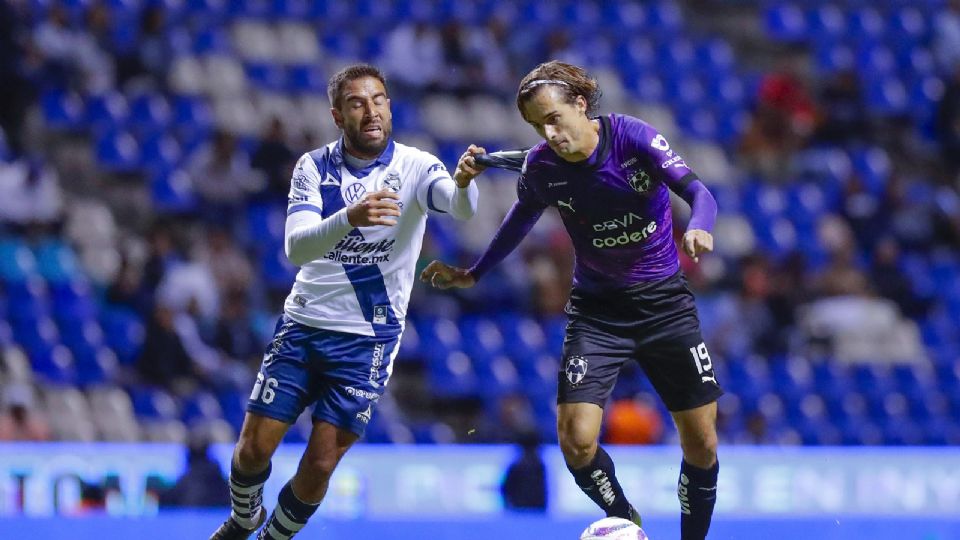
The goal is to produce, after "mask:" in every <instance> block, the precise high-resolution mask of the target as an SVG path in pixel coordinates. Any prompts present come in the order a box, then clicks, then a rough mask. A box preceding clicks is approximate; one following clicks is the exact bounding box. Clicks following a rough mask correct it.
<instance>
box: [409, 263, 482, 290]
mask: <svg viewBox="0 0 960 540" xmlns="http://www.w3.org/2000/svg"><path fill="white" fill-rule="evenodd" d="M420 281H422V282H424V283H429V284H430V285H433V286H434V287H436V288H438V289H449V288H451V287H456V288H458V289H466V288H469V287H473V286H474V285H475V284H476V282H477V280H476V279H474V277H473V275H472V274H471V273H470V271H469V270H467V269H466V268H457V267H455V266H450V265H449V264H446V263H444V262H440V261H433V262H432V263H430V264H428V265H427V267H426V268H424V269H423V272H420Z"/></svg>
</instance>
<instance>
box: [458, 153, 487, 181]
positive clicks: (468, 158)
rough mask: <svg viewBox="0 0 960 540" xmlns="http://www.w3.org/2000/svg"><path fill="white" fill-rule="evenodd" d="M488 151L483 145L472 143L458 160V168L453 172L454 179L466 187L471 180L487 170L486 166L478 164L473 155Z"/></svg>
mask: <svg viewBox="0 0 960 540" xmlns="http://www.w3.org/2000/svg"><path fill="white" fill-rule="evenodd" d="M486 153H487V151H486V150H484V149H483V147H481V146H477V145H475V144H471V145H470V146H469V147H467V151H466V152H464V153H463V154H462V155H461V156H460V161H458V162H457V170H456V171H454V172H453V180H454V182H456V183H457V185H458V186H460V187H462V188H464V187H467V186H468V185H470V181H471V180H473V179H474V178H476V177H477V175H479V174H480V173H482V172H483V171H484V170H486V167H484V166H482V165H479V164H477V162H476V160H475V159H474V157H473V156H476V155H477V154H486Z"/></svg>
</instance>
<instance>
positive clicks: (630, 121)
mask: <svg viewBox="0 0 960 540" xmlns="http://www.w3.org/2000/svg"><path fill="white" fill-rule="evenodd" d="M609 118H610V127H611V129H612V130H613V132H614V133H617V134H618V135H621V136H639V135H645V134H647V133H649V132H651V131H656V128H654V127H653V126H652V125H650V123H649V122H647V121H646V120H643V119H641V118H637V117H636V116H631V115H629V114H621V113H611V114H610V116H609Z"/></svg>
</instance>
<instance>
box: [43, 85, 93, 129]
mask: <svg viewBox="0 0 960 540" xmlns="http://www.w3.org/2000/svg"><path fill="white" fill-rule="evenodd" d="M40 109H41V110H42V111H43V119H44V121H45V122H46V125H48V126H50V128H52V129H55V130H60V131H76V130H79V129H81V128H82V127H83V125H84V105H83V100H82V99H81V98H80V96H79V95H78V94H77V93H75V92H72V91H61V90H47V91H45V92H44V93H43V94H42V95H41V96H40Z"/></svg>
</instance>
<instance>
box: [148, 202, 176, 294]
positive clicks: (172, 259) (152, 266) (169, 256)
mask: <svg viewBox="0 0 960 540" xmlns="http://www.w3.org/2000/svg"><path fill="white" fill-rule="evenodd" d="M146 236H147V258H146V261H144V264H143V278H142V279H143V286H144V288H145V289H146V290H147V291H149V294H150V296H151V298H152V297H153V294H154V292H155V291H156V289H157V287H158V286H159V285H160V281H161V280H163V276H164V275H166V273H167V270H169V269H170V267H172V266H173V265H175V264H177V263H179V262H180V261H182V260H183V255H182V250H181V249H180V247H179V245H178V244H179V241H178V238H177V236H176V233H175V231H174V229H173V227H172V226H171V225H170V223H168V222H166V221H164V220H159V221H157V222H156V223H154V224H153V225H151V227H150V230H148V231H147V235H146Z"/></svg>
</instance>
